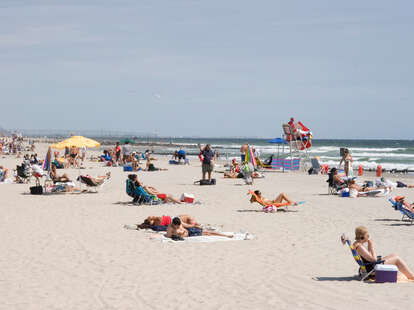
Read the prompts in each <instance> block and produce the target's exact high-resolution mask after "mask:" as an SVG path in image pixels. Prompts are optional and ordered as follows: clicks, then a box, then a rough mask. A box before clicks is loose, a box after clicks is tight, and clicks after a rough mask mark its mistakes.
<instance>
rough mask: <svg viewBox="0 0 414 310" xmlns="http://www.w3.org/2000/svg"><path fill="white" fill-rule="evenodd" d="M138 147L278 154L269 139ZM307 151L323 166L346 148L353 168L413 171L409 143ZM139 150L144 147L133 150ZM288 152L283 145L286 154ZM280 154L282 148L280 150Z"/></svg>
mask: <svg viewBox="0 0 414 310" xmlns="http://www.w3.org/2000/svg"><path fill="white" fill-rule="evenodd" d="M136 141H137V142H138V144H141V143H144V144H149V145H150V144H151V143H154V144H155V145H156V146H155V150H156V152H157V153H160V154H172V153H173V152H174V151H175V150H176V149H178V147H179V146H181V147H182V148H183V149H184V150H185V151H186V152H187V153H188V154H190V155H197V154H198V146H197V144H198V143H201V144H206V143H210V144H211V145H212V148H213V149H214V150H216V151H218V152H219V154H220V156H222V157H228V158H232V157H237V158H238V157H239V156H240V151H239V150H240V146H241V145H242V144H243V143H245V142H248V143H249V144H250V145H251V146H253V147H255V148H256V149H257V150H258V151H259V153H260V157H261V158H262V159H263V158H266V157H268V156H270V155H271V154H277V153H278V146H277V145H275V144H271V143H268V139H230V138H225V139H223V138H149V139H136ZM312 144H313V146H312V148H310V149H309V153H310V156H311V157H314V156H318V157H319V159H320V162H321V163H322V164H328V165H330V166H334V165H338V164H339V161H340V159H341V157H340V155H339V149H340V148H341V147H346V148H348V149H349V150H350V151H351V154H352V157H353V159H354V164H353V166H354V169H356V168H358V166H359V165H362V166H363V167H364V169H375V168H376V167H377V165H381V166H382V167H383V168H385V169H387V170H391V169H398V170H403V169H408V170H414V141H411V140H322V139H314V140H312ZM136 148H137V149H138V150H140V151H142V148H145V147H143V146H138V147H136ZM288 149H289V147H288V146H285V148H284V150H285V154H286V151H287V150H288ZM279 153H280V154H282V147H279Z"/></svg>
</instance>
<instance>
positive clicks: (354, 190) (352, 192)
mask: <svg viewBox="0 0 414 310" xmlns="http://www.w3.org/2000/svg"><path fill="white" fill-rule="evenodd" d="M375 190H378V189H377V188H375V187H368V186H362V187H361V186H359V185H358V184H356V182H355V180H351V181H350V182H349V196H350V197H353V198H356V197H361V196H366V195H367V194H368V193H369V192H371V191H375ZM385 190H386V191H391V188H388V187H387V188H385ZM364 193H366V194H364ZM377 194H384V192H383V191H381V190H378V193H374V196H375V195H377Z"/></svg>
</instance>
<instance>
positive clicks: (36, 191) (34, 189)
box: [30, 186, 43, 195]
mask: <svg viewBox="0 0 414 310" xmlns="http://www.w3.org/2000/svg"><path fill="white" fill-rule="evenodd" d="M30 194H32V195H42V194H43V187H42V186H31V187H30Z"/></svg>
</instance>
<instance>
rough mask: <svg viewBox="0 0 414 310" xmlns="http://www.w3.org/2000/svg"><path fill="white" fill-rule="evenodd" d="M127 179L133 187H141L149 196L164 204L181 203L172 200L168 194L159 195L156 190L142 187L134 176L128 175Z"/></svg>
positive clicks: (174, 199) (150, 187)
mask: <svg viewBox="0 0 414 310" xmlns="http://www.w3.org/2000/svg"><path fill="white" fill-rule="evenodd" d="M128 178H129V179H130V180H131V181H132V182H133V183H134V184H135V186H141V187H142V188H143V189H144V190H145V191H146V192H147V193H148V194H149V195H153V196H156V197H158V198H159V199H161V200H163V201H164V202H172V203H182V202H181V201H180V200H179V199H177V198H174V197H173V196H172V195H170V194H163V193H160V192H159V191H158V190H157V189H156V188H154V187H152V186H146V185H144V184H143V183H142V182H140V181H138V176H137V175H136V174H130V175H129V176H128Z"/></svg>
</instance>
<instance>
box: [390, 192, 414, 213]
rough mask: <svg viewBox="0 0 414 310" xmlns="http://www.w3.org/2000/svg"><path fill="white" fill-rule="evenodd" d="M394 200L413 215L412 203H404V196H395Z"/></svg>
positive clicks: (413, 205)
mask: <svg viewBox="0 0 414 310" xmlns="http://www.w3.org/2000/svg"><path fill="white" fill-rule="evenodd" d="M394 200H395V201H396V202H401V204H402V205H403V206H404V208H406V209H407V210H409V211H411V212H413V213H414V203H409V202H407V201H405V197H404V196H397V197H394Z"/></svg>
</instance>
